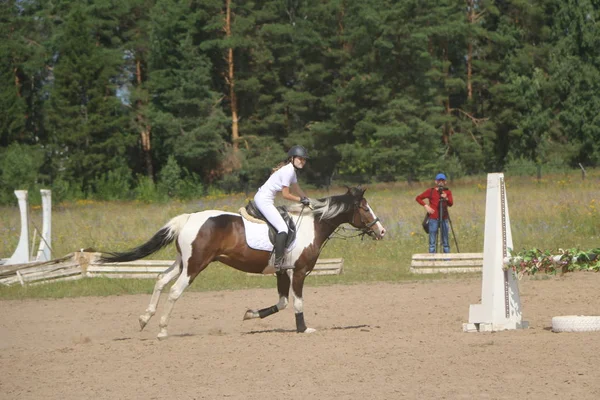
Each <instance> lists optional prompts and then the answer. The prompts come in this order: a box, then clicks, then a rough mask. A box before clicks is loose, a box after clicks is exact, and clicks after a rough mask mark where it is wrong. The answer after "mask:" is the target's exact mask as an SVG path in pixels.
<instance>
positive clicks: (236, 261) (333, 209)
mask: <svg viewBox="0 0 600 400" xmlns="http://www.w3.org/2000/svg"><path fill="white" fill-rule="evenodd" d="M364 192H365V189H361V188H351V189H348V192H347V193H345V194H343V195H338V196H331V197H326V198H323V199H318V200H311V203H312V207H311V208H309V207H304V206H302V205H293V206H291V207H289V208H288V212H289V213H290V215H291V216H292V218H293V219H294V220H297V222H296V224H297V236H296V241H295V242H296V243H295V246H294V247H293V249H292V250H290V252H289V253H288V257H290V260H291V265H293V266H294V268H293V269H288V270H283V271H280V272H278V273H277V274H276V275H277V290H278V292H279V301H278V303H277V304H275V305H274V306H271V307H268V308H264V309H260V310H248V311H246V314H245V315H244V319H245V320H246V319H253V318H265V317H268V316H269V315H272V314H274V313H276V312H278V311H280V310H283V309H284V308H286V307H287V305H288V295H289V290H290V286H291V287H292V293H293V299H294V311H295V315H296V331H297V332H300V333H311V332H314V331H315V330H314V329H312V328H307V326H306V323H305V322H304V314H303V307H304V304H303V300H302V288H303V286H304V279H305V277H306V276H307V275H308V274H309V273H310V272H311V271H312V270H313V268H314V266H315V264H316V262H317V258H318V257H319V253H320V252H321V247H322V246H323V245H324V244H325V242H326V241H327V239H328V238H329V236H330V235H331V234H332V233H333V232H334V231H335V230H336V229H337V228H338V226H340V225H341V224H344V223H348V224H350V225H352V226H354V227H355V228H357V229H358V230H360V231H361V232H362V233H364V234H368V235H369V236H372V237H373V238H375V239H381V238H383V236H384V235H385V228H384V227H383V225H382V224H381V222H380V221H379V218H377V216H376V215H375V213H374V212H373V209H372V208H371V207H370V206H369V203H367V200H366V199H365V198H364ZM246 239H247V238H246V232H245V227H244V222H243V221H242V216H241V215H240V214H236V213H230V212H224V211H217V210H208V211H201V212H196V213H193V214H181V215H179V216H177V217H175V218H173V219H171V220H170V221H169V222H167V224H165V225H164V226H163V227H162V228H161V229H160V230H159V231H158V232H156V233H155V234H154V236H152V238H150V239H149V240H148V241H147V242H146V243H144V244H142V245H140V246H138V247H136V248H134V249H131V250H129V251H125V252H122V253H118V252H117V253H112V252H111V253H104V254H103V255H102V256H101V258H100V262H102V263H110V262H126V261H133V260H138V259H141V258H143V257H146V256H149V255H150V254H152V253H155V252H156V251H158V250H159V249H161V248H163V247H164V246H166V245H168V244H170V243H172V242H173V241H175V240H176V241H177V242H176V245H177V258H176V260H175V262H174V263H173V265H172V266H171V267H169V268H168V269H167V270H166V271H165V272H164V273H162V274H160V275H159V276H158V278H157V282H156V285H155V286H154V292H153V293H152V298H151V299H150V305H149V306H148V308H147V309H146V312H145V313H144V314H142V315H141V316H140V318H139V322H140V327H141V329H144V327H145V326H146V324H147V323H148V321H150V319H151V318H152V316H153V315H154V314H155V313H156V306H157V304H158V301H159V298H160V295H161V292H162V290H163V288H164V287H165V285H166V284H167V283H169V282H170V281H172V280H173V279H175V278H177V281H176V282H175V283H174V284H173V286H172V287H171V290H170V292H169V297H168V300H167V302H166V304H165V311H164V314H163V316H162V317H161V319H160V323H159V328H160V332H159V333H158V338H159V339H164V338H166V337H167V336H168V333H167V325H168V323H169V317H170V315H171V312H172V311H173V306H174V305H175V302H176V301H177V299H179V297H180V296H181V294H182V293H183V291H184V290H185V289H186V288H187V287H188V286H189V285H190V284H191V283H192V282H193V281H194V279H196V277H197V276H198V274H199V273H200V272H202V271H203V270H204V269H205V268H206V267H207V266H208V264H210V263H211V262H213V261H220V262H222V263H224V264H226V265H229V266H230V267H233V268H235V269H237V270H240V271H244V272H250V273H257V274H267V273H273V272H274V267H273V265H272V263H270V262H269V259H270V256H271V254H270V252H269V251H264V250H255V249H253V248H251V247H249V246H248V244H247V240H246Z"/></svg>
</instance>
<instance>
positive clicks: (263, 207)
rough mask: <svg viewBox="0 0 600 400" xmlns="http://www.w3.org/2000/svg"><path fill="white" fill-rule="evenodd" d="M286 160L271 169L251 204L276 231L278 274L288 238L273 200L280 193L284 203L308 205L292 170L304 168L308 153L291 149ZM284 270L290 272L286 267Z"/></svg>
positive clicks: (302, 148) (276, 267) (285, 225)
mask: <svg viewBox="0 0 600 400" xmlns="http://www.w3.org/2000/svg"><path fill="white" fill-rule="evenodd" d="M287 155H288V158H287V160H285V161H284V162H282V163H280V164H279V165H277V166H276V167H275V168H273V171H272V173H271V176H270V177H269V179H267V181H266V182H265V183H264V185H262V186H261V187H260V188H259V189H258V192H256V195H255V196H254V203H255V204H256V207H257V208H258V209H259V210H260V212H261V213H262V214H263V215H264V216H265V218H266V219H267V220H268V221H269V222H270V223H271V225H273V226H274V227H275V229H277V235H276V236H275V270H276V271H280V270H281V269H282V268H286V267H285V266H283V265H282V264H283V258H284V252H285V242H286V240H287V236H288V227H287V224H286V223H285V222H284V220H283V217H282V216H281V215H280V214H279V212H278V211H277V209H276V208H275V204H274V202H275V196H276V195H277V193H278V192H281V194H282V195H283V198H284V199H287V200H291V201H299V202H300V203H302V204H303V205H305V206H308V205H310V200H309V199H308V197H306V194H304V192H303V191H302V189H300V186H299V185H298V180H297V178H296V170H299V169H302V168H304V164H306V160H307V159H308V152H307V151H306V149H305V148H304V147H302V146H298V145H296V146H293V147H292V148H291V149H290V150H289V151H288V153H287ZM287 268H293V266H288V267H287Z"/></svg>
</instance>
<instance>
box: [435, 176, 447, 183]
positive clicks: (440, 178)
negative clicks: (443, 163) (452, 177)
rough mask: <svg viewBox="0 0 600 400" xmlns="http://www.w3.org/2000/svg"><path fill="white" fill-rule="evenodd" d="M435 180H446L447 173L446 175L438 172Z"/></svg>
mask: <svg viewBox="0 0 600 400" xmlns="http://www.w3.org/2000/svg"><path fill="white" fill-rule="evenodd" d="M435 180H436V181H439V180H444V181H445V180H447V179H446V175H444V174H437V175H436V176H435Z"/></svg>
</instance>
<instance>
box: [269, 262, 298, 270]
mask: <svg viewBox="0 0 600 400" xmlns="http://www.w3.org/2000/svg"><path fill="white" fill-rule="evenodd" d="M273 267H274V268H275V272H282V271H285V270H288V269H294V266H293V265H289V264H283V263H281V264H277V263H274V264H273Z"/></svg>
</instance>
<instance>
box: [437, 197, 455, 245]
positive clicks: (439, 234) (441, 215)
mask: <svg viewBox="0 0 600 400" xmlns="http://www.w3.org/2000/svg"><path fill="white" fill-rule="evenodd" d="M443 190H444V188H442V187H439V188H438V192H439V194H440V205H439V210H438V229H437V233H436V240H435V247H436V249H435V251H436V253H442V252H443V251H444V249H443V245H440V241H441V240H442V239H443V231H442V229H446V228H445V226H444V209H445V210H446V215H447V216H448V225H450V230H451V231H452V237H453V238H454V244H455V245H456V252H457V253H460V249H459V248H458V242H457V241H456V235H455V234H454V226H452V220H451V219H450V212H449V211H448V207H444V204H445V202H446V199H444V198H442V196H441V194H442V191H443ZM448 245H450V243H448Z"/></svg>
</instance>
